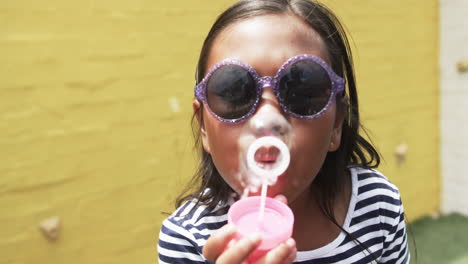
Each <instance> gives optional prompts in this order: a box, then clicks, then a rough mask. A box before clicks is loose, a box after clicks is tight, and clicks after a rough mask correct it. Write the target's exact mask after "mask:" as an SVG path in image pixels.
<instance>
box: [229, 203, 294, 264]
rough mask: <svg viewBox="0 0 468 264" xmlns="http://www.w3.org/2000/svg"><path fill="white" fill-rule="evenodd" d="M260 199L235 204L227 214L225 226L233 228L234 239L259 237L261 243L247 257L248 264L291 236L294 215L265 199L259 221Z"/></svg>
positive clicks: (283, 207) (283, 206) (278, 204)
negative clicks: (261, 217)
mask: <svg viewBox="0 0 468 264" xmlns="http://www.w3.org/2000/svg"><path fill="white" fill-rule="evenodd" d="M260 200H261V197H260V196H252V197H248V198H245V199H241V200H239V201H237V202H235V203H234V204H233V205H232V206H231V208H229V212H228V223H229V224H232V225H234V226H236V228H237V234H236V236H235V238H234V239H236V240H239V239H241V238H242V237H245V236H249V235H250V234H252V233H255V232H257V233H259V234H260V236H261V238H262V242H261V243H260V245H259V246H258V247H257V249H256V250H255V251H254V252H253V253H251V254H250V256H249V258H248V263H253V262H255V261H256V260H258V259H259V258H260V257H262V256H263V255H265V254H266V253H267V252H268V251H269V250H271V249H273V248H275V247H276V246H278V245H279V244H281V243H282V242H285V241H286V240H288V238H290V237H291V236H292V232H293V225H294V214H293V212H292V211H291V209H290V208H289V207H288V206H287V205H286V204H284V203H282V202H280V201H278V200H276V199H273V198H269V197H267V198H266V201H265V211H264V215H263V219H262V220H261V221H260V219H259V214H260Z"/></svg>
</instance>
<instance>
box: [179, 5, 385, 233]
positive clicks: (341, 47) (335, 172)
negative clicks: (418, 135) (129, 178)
mask: <svg viewBox="0 0 468 264" xmlns="http://www.w3.org/2000/svg"><path fill="white" fill-rule="evenodd" d="M267 14H291V15H295V16H296V17H298V18H300V19H301V20H303V21H304V22H305V23H307V24H308V25H309V26H310V27H311V28H312V29H314V30H315V31H316V32H317V33H318V34H320V36H321V37H322V39H323V40H324V42H325V45H326V47H327V50H328V53H329V55H330V56H329V57H330V58H331V67H332V68H333V70H334V71H335V72H336V73H337V74H338V75H340V76H342V77H343V78H345V79H346V83H347V91H346V92H345V95H344V96H343V97H337V101H338V110H339V111H344V114H345V119H344V122H343V127H342V136H341V143H340V147H339V148H338V150H337V151H335V152H329V153H328V154H327V157H326V159H325V161H324V164H323V166H322V168H321V169H320V171H319V173H318V175H317V176H316V178H315V180H314V182H313V184H314V185H315V186H316V187H317V188H316V190H319V192H314V194H315V195H316V199H317V201H318V203H319V205H320V208H321V209H322V211H323V212H324V214H325V215H326V216H327V217H328V218H329V219H330V220H331V221H332V222H333V223H335V224H336V225H337V226H338V227H340V228H341V226H340V225H339V224H338V223H337V221H336V218H335V215H334V210H333V209H334V207H333V206H334V202H335V199H336V198H337V194H338V192H339V191H341V190H342V189H343V187H344V184H345V181H346V177H348V168H349V167H350V166H361V167H367V168H375V167H377V166H378V165H379V163H380V156H379V154H378V152H377V151H376V150H375V148H374V147H373V146H372V144H371V143H369V142H368V141H367V140H366V139H365V138H363V137H362V136H361V135H360V134H359V132H360V130H361V131H364V132H365V130H364V129H363V128H362V126H361V124H360V122H359V107H358V98H357V92H356V80H355V76H354V69H353V59H352V55H351V49H350V46H349V42H348V39H347V37H346V33H345V30H344V28H343V26H342V25H341V23H340V21H339V20H338V18H337V17H336V16H335V15H334V14H333V13H332V11H331V10H329V9H328V8H327V7H325V6H324V5H322V4H320V3H318V2H315V1H314V2H312V1H308V0H244V1H240V2H237V3H236V4H234V5H233V6H231V7H230V8H229V9H227V10H226V11H224V12H223V13H222V14H221V15H220V16H219V17H218V18H217V20H216V21H215V23H214V24H213V27H212V28H211V30H210V32H209V33H208V36H207V37H206V39H205V42H204V43H203V47H202V50H201V53H200V58H199V61H198V66H197V73H196V80H197V83H198V82H199V81H200V80H202V78H203V76H204V74H205V71H206V66H207V65H206V64H207V59H208V56H209V54H210V50H211V47H212V45H213V41H214V40H215V38H216V37H217V36H218V35H219V33H220V32H221V31H223V29H225V28H226V27H227V26H229V25H231V24H233V23H235V22H237V21H240V20H243V19H246V18H249V17H254V16H259V15H267ZM198 111H202V106H201V107H200V108H199V109H198ZM196 114H197V113H195V114H194V116H193V117H192V129H193V133H194V137H195V144H196V147H198V148H199V151H200V154H201V157H200V158H201V160H200V163H199V167H198V170H197V172H196V174H195V175H194V177H193V178H192V181H191V182H190V183H189V185H187V188H186V189H185V190H184V192H182V194H181V195H180V196H179V197H178V198H177V201H176V205H177V207H178V206H180V205H181V204H182V203H183V202H184V201H186V200H190V199H196V201H197V202H198V203H202V204H205V205H207V206H208V208H211V209H212V208H214V207H215V206H216V205H217V204H218V203H220V202H226V201H227V199H228V198H229V196H230V195H231V194H232V193H233V192H234V191H233V190H232V189H231V188H230V186H229V185H228V184H227V183H226V182H225V181H224V180H223V178H222V177H221V175H220V174H219V172H218V171H217V169H216V167H215V166H214V164H213V161H212V159H211V156H210V155H209V154H208V153H206V152H205V151H204V149H203V147H202V145H201V140H200V135H199V126H198V125H199V124H198V122H197V120H196V118H195V117H196ZM200 116H202V118H203V115H200ZM201 121H203V120H201ZM193 186H196V187H195V188H196V189H195V190H193ZM207 188H209V189H210V191H209V192H205V191H204V190H206V189H207ZM341 229H342V228H341Z"/></svg>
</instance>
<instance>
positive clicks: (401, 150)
mask: <svg viewBox="0 0 468 264" xmlns="http://www.w3.org/2000/svg"><path fill="white" fill-rule="evenodd" d="M407 153H408V145H406V144H400V145H398V146H397V147H396V148H395V159H396V162H397V165H398V167H401V166H402V165H403V163H404V162H405V160H406V155H407Z"/></svg>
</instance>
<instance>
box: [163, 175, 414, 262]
mask: <svg viewBox="0 0 468 264" xmlns="http://www.w3.org/2000/svg"><path fill="white" fill-rule="evenodd" d="M350 171H351V175H352V188H353V190H352V196H351V200H350V204H349V208H348V213H347V215H346V219H345V222H344V224H343V228H344V229H345V230H346V231H347V232H348V233H349V235H348V234H346V233H345V232H341V234H340V235H339V236H338V237H337V238H336V239H335V240H334V241H332V242H330V243H329V244H327V245H325V246H323V247H321V248H318V249H315V250H311V251H300V252H298V253H297V257H296V260H295V262H294V263H301V264H325V263H327V264H329V263H357V264H358V263H359V264H360V263H395V264H400V263H404V264H405V263H409V258H410V256H409V249H408V243H407V240H406V239H407V238H406V230H405V221H404V210H403V205H402V203H401V198H400V194H399V191H398V188H397V187H396V186H395V185H393V184H392V183H391V182H390V181H389V180H388V179H387V178H385V177H384V176H383V175H382V174H380V173H379V172H377V171H375V170H371V169H363V168H351V169H350ZM230 204H232V202H230V203H228V204H225V205H219V206H218V207H216V208H215V209H214V210H212V211H208V210H207V209H206V207H205V206H198V207H196V208H193V207H194V206H195V203H194V202H187V203H185V204H184V205H182V206H181V207H180V208H178V209H177V210H176V211H175V212H174V213H173V214H172V215H171V216H170V217H168V218H167V219H166V220H164V222H163V225H162V228H161V232H160V234H159V243H158V254H159V263H170V264H174V263H210V262H208V261H207V260H205V258H204V257H203V256H202V248H203V246H204V245H205V243H206V240H207V239H208V237H209V236H210V235H211V234H212V233H213V232H214V231H216V230H218V229H219V228H221V227H222V226H223V225H225V224H226V223H227V215H226V214H227V211H228V209H229V206H230ZM192 209H193V210H192ZM356 240H357V241H359V243H358V242H357V241H356Z"/></svg>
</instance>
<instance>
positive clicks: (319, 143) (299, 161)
mask: <svg viewBox="0 0 468 264" xmlns="http://www.w3.org/2000/svg"><path fill="white" fill-rule="evenodd" d="M299 54H310V55H315V56H318V57H320V58H321V59H322V60H324V61H325V62H327V63H328V64H329V65H330V59H329V57H328V52H327V49H326V47H325V44H324V42H323V40H322V38H321V37H320V35H319V34H318V33H317V32H315V31H314V30H313V29H311V28H310V27H309V26H308V25H307V24H305V23H304V22H303V21H301V20H300V19H298V18H297V17H295V16H292V15H264V16H258V17H253V18H248V19H245V20H242V21H239V22H236V23H234V24H231V25H229V26H228V27H227V28H225V29H224V30H223V31H222V32H221V33H220V34H219V35H218V36H217V37H216V39H215V40H214V43H213V46H212V48H211V51H210V54H209V57H208V63H207V68H206V69H205V71H207V70H208V69H209V68H210V67H211V66H213V65H214V64H216V63H217V62H219V61H221V60H223V59H226V58H233V59H238V60H241V61H242V62H244V63H247V64H249V65H250V66H252V67H253V68H254V69H255V71H257V73H258V74H259V75H260V76H274V75H275V73H276V72H277V71H278V69H279V68H280V66H281V65H282V64H283V63H284V62H285V61H286V60H288V59H289V58H291V57H293V56H295V55H299ZM193 106H194V109H195V110H196V109H198V108H199V107H200V103H199V102H198V101H197V100H195V101H194V104H193ZM201 114H202V115H203V119H201V117H200V116H198V120H199V121H201V120H203V124H200V127H201V131H200V133H201V138H202V142H203V148H204V149H205V151H206V152H208V153H209V154H210V155H211V156H212V159H213V162H214V164H215V166H216V168H217V170H218V171H219V173H220V174H221V175H222V177H223V178H224V180H225V181H226V182H227V183H228V184H229V185H230V186H231V187H232V188H233V189H234V190H235V191H236V192H237V193H239V194H241V193H243V191H244V188H245V187H246V186H245V183H244V182H243V181H242V179H241V176H240V175H241V173H240V170H241V167H242V166H241V164H240V162H239V155H240V154H241V153H242V151H243V149H244V148H245V146H243V144H242V143H241V141H242V140H240V139H241V138H245V136H246V134H248V135H247V136H251V137H258V135H259V134H258V131H256V125H255V124H258V123H259V120H260V119H262V118H265V117H268V116H270V117H271V116H274V117H277V118H275V119H277V120H279V121H278V126H282V127H283V129H286V130H288V131H290V132H289V135H288V137H289V138H288V140H289V141H290V144H289V145H290V154H291V162H290V165H289V167H288V169H287V171H286V172H285V173H284V174H283V175H281V176H280V177H279V178H278V181H277V182H276V184H275V185H273V186H270V187H269V188H268V196H275V195H277V194H284V195H285V196H286V197H287V198H288V200H289V201H290V202H292V201H294V200H296V199H297V198H298V197H299V196H300V195H304V194H307V192H308V191H310V185H311V183H312V181H313V180H314V178H315V177H316V175H317V173H318V171H319V170H320V168H321V166H322V164H323V162H324V160H325V157H326V155H327V152H329V151H335V150H336V149H338V147H339V144H340V139H341V124H342V121H343V115H341V114H340V115H337V112H336V103H335V101H334V102H333V104H332V106H331V107H330V108H328V110H327V111H326V112H325V113H324V114H323V115H321V116H320V117H318V118H316V119H313V120H299V119H296V118H294V117H291V116H289V115H287V114H285V113H283V112H282V110H281V107H280V105H279V103H278V100H277V98H276V97H275V95H274V93H273V90H272V88H271V87H265V88H264V90H263V94H262V98H261V103H260V106H259V107H258V109H257V111H256V112H255V114H254V115H253V116H252V117H250V118H249V119H248V120H246V121H245V122H241V123H237V124H228V123H223V122H220V121H218V120H217V119H215V118H214V117H213V116H212V115H211V114H210V113H209V112H208V111H207V109H206V107H205V108H203V113H201ZM251 195H253V194H251Z"/></svg>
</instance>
